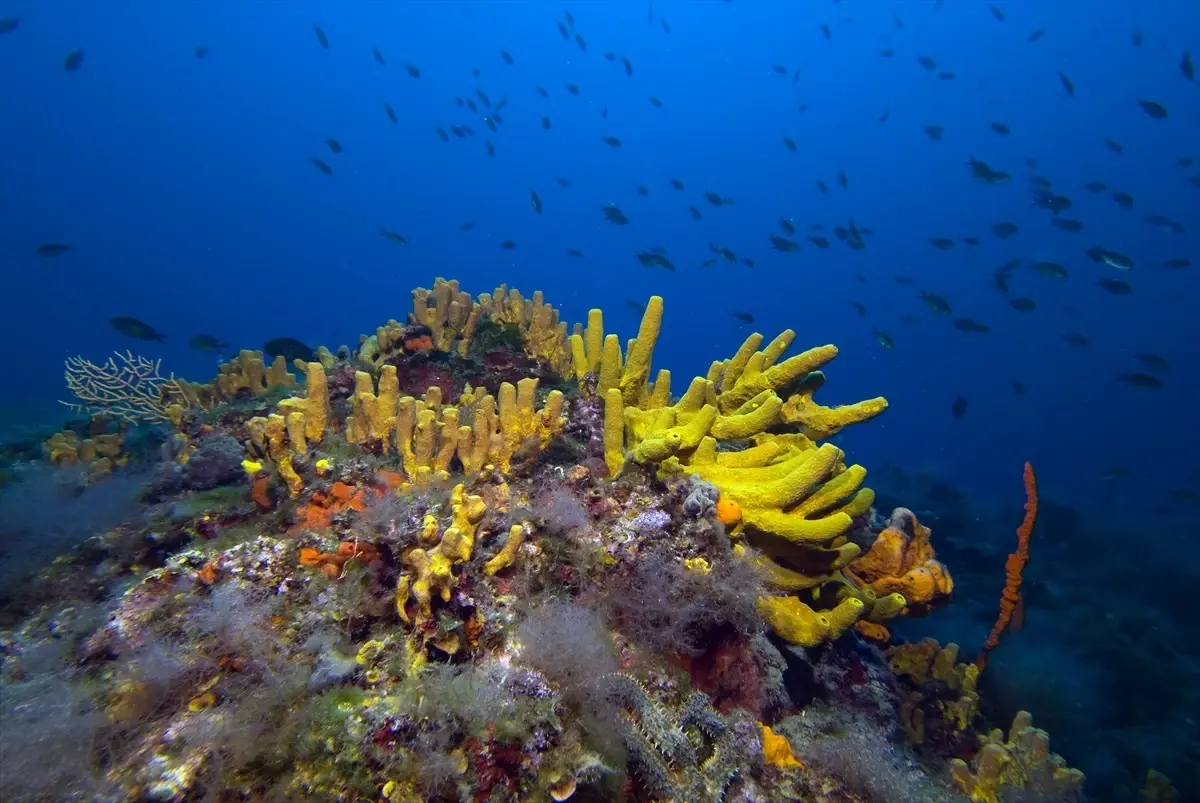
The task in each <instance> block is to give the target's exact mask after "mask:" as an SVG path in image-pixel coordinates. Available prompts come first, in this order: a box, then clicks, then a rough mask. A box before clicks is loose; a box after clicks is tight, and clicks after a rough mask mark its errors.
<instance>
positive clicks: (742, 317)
mask: <svg viewBox="0 0 1200 803" xmlns="http://www.w3.org/2000/svg"><path fill="white" fill-rule="evenodd" d="M733 317H735V318H737V319H738V320H739V321H741V322H742V323H754V316H753V315H751V314H750V313H748V312H735V313H733Z"/></svg>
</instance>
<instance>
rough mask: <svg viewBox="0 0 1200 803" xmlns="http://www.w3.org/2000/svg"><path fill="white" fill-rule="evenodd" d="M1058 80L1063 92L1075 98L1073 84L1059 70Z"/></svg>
mask: <svg viewBox="0 0 1200 803" xmlns="http://www.w3.org/2000/svg"><path fill="white" fill-rule="evenodd" d="M1058 80H1059V83H1061V84H1062V88H1063V91H1064V92H1066V93H1067V95H1069V96H1070V97H1075V84H1074V83H1073V82H1072V81H1071V79H1070V78H1068V77H1067V74H1066V73H1064V72H1062V71H1061V70H1059V73H1058Z"/></svg>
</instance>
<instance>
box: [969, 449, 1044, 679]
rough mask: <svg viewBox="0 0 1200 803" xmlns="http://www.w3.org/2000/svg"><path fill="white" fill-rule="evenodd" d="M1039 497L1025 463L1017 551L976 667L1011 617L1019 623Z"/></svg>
mask: <svg viewBox="0 0 1200 803" xmlns="http://www.w3.org/2000/svg"><path fill="white" fill-rule="evenodd" d="M1037 512H1038V494H1037V478H1036V477H1035V476H1034V474H1033V466H1032V465H1030V464H1029V463H1026V464H1025V518H1024V520H1023V521H1022V522H1021V526H1020V527H1018V528H1017V551H1016V552H1013V553H1011V554H1009V556H1008V560H1006V561H1005V562H1004V574H1005V581H1004V591H1003V593H1001V595H1000V615H999V616H998V617H997V618H996V624H995V625H993V626H992V632H991V633H990V634H988V637H987V641H985V642H984V643H983V647H982V649H980V650H979V655H978V656H977V657H976V658H975V665H976V666H978V667H979V668H980V669H983V667H984V666H986V665H987V656H988V653H989V652H991V651H992V650H993V649H995V647H996V645H997V644H999V643H1000V636H1001V634H1003V633H1004V631H1005V630H1006V629H1008V626H1009V623H1010V622H1012V621H1013V619H1014V618H1016V619H1017V625H1018V626H1019V624H1020V618H1021V615H1022V608H1023V604H1024V603H1023V600H1022V597H1021V578H1022V575H1023V574H1024V572H1025V564H1027V563H1028V562H1029V537H1030V536H1031V535H1032V534H1033V525H1034V522H1036V521H1037Z"/></svg>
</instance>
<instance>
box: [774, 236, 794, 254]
mask: <svg viewBox="0 0 1200 803" xmlns="http://www.w3.org/2000/svg"><path fill="white" fill-rule="evenodd" d="M769 239H770V240H771V247H772V248H774V249H775V250H776V251H781V252H783V253H785V254H794V253H795V252H797V251H799V250H800V246H799V244H798V243H796V242H795V241H794V240H789V239H787V238H786V237H780V236H778V235H776V234H772V235H770V236H769Z"/></svg>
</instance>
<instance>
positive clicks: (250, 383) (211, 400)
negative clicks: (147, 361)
mask: <svg viewBox="0 0 1200 803" xmlns="http://www.w3.org/2000/svg"><path fill="white" fill-rule="evenodd" d="M330 357H332V355H330ZM217 371H218V373H217V375H216V377H215V378H214V379H213V380H212V381H211V382H208V383H205V384H201V383H197V382H185V381H183V380H177V381H175V382H172V383H169V384H168V385H167V386H165V387H164V393H167V394H172V395H173V394H182V396H183V398H181V399H179V398H170V399H168V401H170V402H172V403H176V404H179V405H180V406H181V408H183V407H198V408H200V409H202V410H211V409H213V408H214V407H216V406H217V405H218V404H222V403H224V402H230V401H233V400H235V399H237V398H238V397H239V396H261V395H263V394H264V393H266V392H267V391H269V390H274V389H275V388H281V387H282V388H286V387H292V386H293V385H295V384H296V376H295V374H293V373H291V372H290V371H288V364H287V360H285V359H284V358H283V357H282V356H279V357H276V358H275V359H274V360H273V361H272V362H271V364H270V365H267V364H266V360H265V357H264V356H263V353H262V352H261V351H250V350H247V349H242V351H241V352H239V353H238V356H236V357H234V358H233V359H232V360H230V361H229V362H224V363H221V365H220V366H218V369H217Z"/></svg>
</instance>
